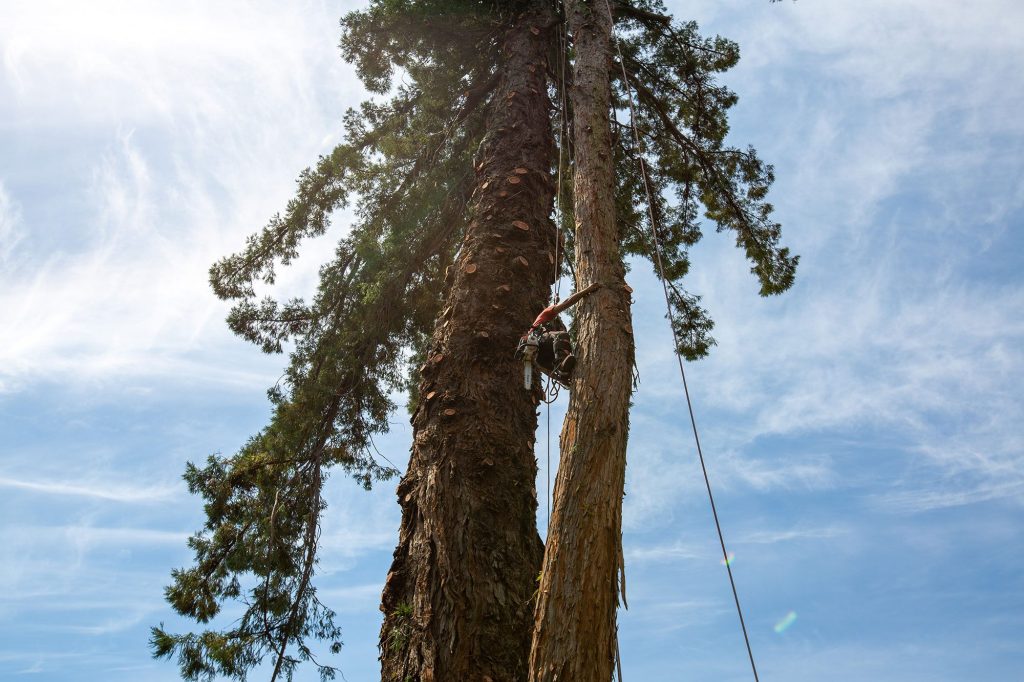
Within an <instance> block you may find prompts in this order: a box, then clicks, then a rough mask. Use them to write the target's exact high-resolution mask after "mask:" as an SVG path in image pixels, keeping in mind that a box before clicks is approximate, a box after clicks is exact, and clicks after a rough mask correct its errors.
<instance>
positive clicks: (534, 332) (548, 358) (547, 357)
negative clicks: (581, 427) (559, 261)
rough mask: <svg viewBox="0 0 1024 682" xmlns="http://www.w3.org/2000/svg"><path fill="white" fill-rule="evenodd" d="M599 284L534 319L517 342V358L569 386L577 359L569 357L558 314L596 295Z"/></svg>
mask: <svg viewBox="0 0 1024 682" xmlns="http://www.w3.org/2000/svg"><path fill="white" fill-rule="evenodd" d="M600 286H601V285H600V284H597V283H594V284H591V285H590V286H589V287H587V288H586V289H583V290H582V291H579V292H577V293H575V294H573V295H572V296H570V297H569V298H567V299H565V300H564V301H562V302H561V303H555V304H553V305H550V306H548V307H547V308H545V309H544V310H542V311H541V312H540V314H539V315H537V319H535V320H534V321H533V324H532V325H531V326H530V328H529V329H528V330H526V333H524V334H523V336H522V338H520V339H519V346H518V347H517V348H516V357H522V358H523V359H524V360H525V361H526V364H527V365H528V366H529V365H532V363H533V362H536V363H537V365H538V366H539V367H540V369H541V370H542V371H543V372H544V373H545V374H547V375H548V376H550V377H551V378H552V379H554V380H555V381H557V382H558V383H559V384H562V385H563V386H565V387H568V385H569V379H570V378H571V377H572V371H573V369H574V368H575V367H576V356H574V355H573V353H572V341H571V340H570V338H569V332H568V331H567V330H566V328H565V324H563V323H562V320H561V318H559V317H558V314H559V313H560V312H562V311H563V310H565V309H567V308H569V307H571V306H573V305H575V304H576V303H577V302H578V301H579V300H580V299H582V298H583V297H584V296H587V295H589V294H592V293H593V292H595V291H597V289H598V288H599V287H600ZM525 381H526V387H527V388H529V387H530V386H529V385H530V383H531V379H530V372H529V369H527V370H526V379H525Z"/></svg>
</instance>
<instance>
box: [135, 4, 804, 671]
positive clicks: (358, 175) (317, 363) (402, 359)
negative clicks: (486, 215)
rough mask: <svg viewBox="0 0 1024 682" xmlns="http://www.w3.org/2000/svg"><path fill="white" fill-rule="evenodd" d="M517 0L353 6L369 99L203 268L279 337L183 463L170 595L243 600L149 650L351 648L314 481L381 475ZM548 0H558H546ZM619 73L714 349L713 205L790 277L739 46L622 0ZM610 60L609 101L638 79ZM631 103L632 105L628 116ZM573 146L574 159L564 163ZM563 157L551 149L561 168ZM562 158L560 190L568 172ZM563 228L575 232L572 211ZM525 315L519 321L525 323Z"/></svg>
mask: <svg viewBox="0 0 1024 682" xmlns="http://www.w3.org/2000/svg"><path fill="white" fill-rule="evenodd" d="M524 6H525V3H524V2H515V1H510V0H509V1H504V2H499V1H491V2H476V1H472V0H371V2H370V3H369V7H368V8H367V9H366V10H363V11H358V12H353V13H350V14H348V15H346V16H345V17H344V18H343V19H342V21H341V26H342V38H341V52H342V56H343V57H344V58H345V59H346V60H348V61H349V62H351V63H352V64H354V65H355V67H356V69H357V73H358V75H359V77H360V78H361V80H362V82H363V84H364V86H365V87H366V89H367V90H368V91H369V92H370V93H371V94H372V97H371V99H369V100H367V101H365V102H363V103H362V104H361V105H360V106H359V107H358V108H356V109H350V110H349V111H348V112H347V113H346V114H345V116H344V128H345V136H344V141H343V142H342V144H340V145H338V146H337V147H336V148H335V149H334V150H333V151H332V152H331V153H330V154H328V155H326V156H323V157H321V158H320V159H319V160H318V161H317V163H316V164H315V165H313V166H312V167H310V168H308V169H306V170H305V171H303V172H302V173H301V174H300V175H299V178H298V182H297V187H296V191H295V196H294V198H293V199H292V200H291V201H290V202H289V203H288V205H287V206H286V207H285V210H284V211H283V213H282V214H280V215H276V216H274V217H272V218H271V219H270V221H269V222H268V224H267V225H266V227H264V228H263V229H262V230H261V231H260V232H257V233H256V234H254V235H252V236H251V237H249V239H248V240H247V242H246V244H245V246H244V248H243V249H242V250H241V251H239V252H238V253H236V254H233V255H230V256H228V257H226V258H224V259H222V260H221V261H219V262H218V263H216V264H215V265H214V266H213V267H212V268H211V270H210V282H211V285H212V287H213V290H214V292H215V293H216V295H217V296H218V297H220V298H221V299H224V300H227V301H231V302H232V303H233V308H232V309H231V312H230V315H229V317H228V324H229V325H230V327H231V329H232V330H233V331H234V332H235V333H237V334H238V335H240V336H242V337H243V338H245V339H247V340H249V341H251V342H253V343H254V344H256V345H257V346H258V347H260V348H261V349H262V350H263V351H264V352H266V353H283V352H285V351H286V350H287V353H288V357H289V362H288V366H287V369H286V370H285V373H284V375H283V377H282V378H281V380H280V381H279V382H278V384H277V385H276V386H274V387H273V388H271V389H270V390H269V391H268V397H269V399H270V401H271V403H272V405H273V413H272V416H271V419H270V421H269V423H268V424H267V425H266V426H265V427H264V428H263V429H262V430H261V431H260V432H259V433H257V434H256V435H254V436H253V437H252V438H250V439H249V441H248V442H246V443H245V444H244V445H243V446H242V447H241V448H240V449H239V451H238V452H236V453H234V454H232V455H228V456H224V455H211V456H210V457H209V458H208V459H207V460H206V462H205V464H203V465H192V464H190V465H189V466H188V468H187V470H186V472H185V480H186V481H187V483H188V487H189V490H190V491H191V492H192V493H193V494H196V495H199V496H201V497H202V498H203V500H204V505H205V506H204V511H205V514H206V521H205V524H204V527H203V528H202V529H201V530H199V531H198V532H197V533H196V534H195V535H194V536H193V537H192V538H191V539H190V540H189V546H190V547H191V549H192V550H193V551H194V554H195V560H194V563H193V564H192V565H191V566H189V567H187V568H182V569H178V570H175V571H174V572H173V574H172V583H171V585H170V586H169V587H168V588H167V590H166V596H167V599H168V601H169V602H170V603H171V605H172V606H173V608H174V609H175V610H176V611H177V612H178V613H180V614H182V615H184V616H187V617H190V618H193V619H195V620H196V621H197V622H199V623H202V624H207V623H210V622H211V621H213V620H214V619H215V618H216V617H217V616H218V615H219V614H221V611H222V609H223V608H224V606H225V605H226V604H228V603H238V604H240V605H242V606H243V607H244V610H243V612H242V615H241V616H240V617H238V618H237V619H236V620H234V621H233V622H231V623H230V624H228V625H226V626H224V627H221V628H213V629H210V630H206V631H203V632H198V633H185V634H174V633H169V632H167V631H166V630H165V629H164V627H163V626H160V627H156V628H154V629H153V634H152V640H151V645H152V649H153V651H154V653H155V655H157V656H163V657H173V656H176V657H177V660H178V663H179V665H180V669H181V673H182V676H183V677H184V678H186V679H192V680H194V679H204V678H205V679H212V678H213V677H215V676H217V675H225V676H228V677H233V678H237V679H244V678H245V676H246V673H247V672H248V671H249V670H251V669H252V668H253V667H255V666H256V665H259V664H260V662H262V661H263V660H264V659H265V658H266V657H268V656H269V657H271V660H273V661H274V665H275V677H276V676H278V675H281V674H284V675H287V676H290V674H291V673H292V671H293V670H294V669H295V666H296V665H297V664H298V663H300V662H301V661H303V660H312V662H313V663H314V664H315V665H316V666H317V667H318V668H319V670H320V672H321V675H322V676H323V677H324V678H325V679H326V678H330V677H332V676H333V675H334V669H333V668H332V667H331V666H330V665H329V664H328V663H327V662H325V661H320V660H317V658H316V657H315V656H314V653H313V651H312V649H311V648H310V647H311V646H312V645H313V642H315V641H324V642H326V643H328V647H329V648H330V649H332V650H334V651H337V649H338V648H339V647H340V628H339V627H338V625H337V624H336V623H335V619H334V613H333V611H332V610H331V609H330V607H329V606H328V605H326V604H324V603H323V602H321V600H320V599H319V598H318V597H317V593H316V588H315V586H314V583H313V580H312V578H313V574H314V572H315V567H316V556H317V543H318V538H319V534H320V520H321V514H322V512H323V509H324V505H325V503H324V497H323V490H324V484H325V481H326V479H327V477H328V475H329V473H330V472H331V471H333V470H335V469H339V468H340V469H341V470H342V471H344V472H346V473H348V474H349V475H351V476H353V477H354V478H355V479H356V480H357V481H358V482H359V483H360V484H361V485H362V486H364V487H366V488H369V487H370V486H371V485H372V484H373V483H374V482H375V481H379V480H383V479H387V478H390V477H392V476H393V475H395V474H396V473H398V472H397V471H396V470H395V469H394V468H393V467H392V466H390V465H386V464H382V463H381V461H379V459H378V457H377V456H376V455H375V447H374V444H373V437H374V435H376V434H380V433H382V432H384V431H386V430H387V429H388V416H389V415H390V414H391V413H392V412H393V411H394V409H395V404H394V403H393V401H392V399H391V396H392V395H394V394H395V393H396V392H401V391H409V392H410V393H411V397H410V403H412V404H415V402H416V400H417V396H416V395H415V392H416V389H415V385H416V384H415V380H414V377H415V375H416V367H417V366H418V364H419V360H420V359H421V358H422V353H423V351H424V348H425V346H426V344H427V342H428V340H429V337H430V333H431V330H432V329H433V327H434V325H435V322H436V320H437V318H438V316H439V313H440V308H441V302H442V300H443V294H444V291H445V287H446V286H447V284H446V282H447V280H446V271H447V270H448V268H449V266H450V265H451V264H452V263H453V262H454V259H455V257H456V254H457V253H458V249H459V245H460V243H461V242H462V238H463V236H464V232H465V230H466V229H467V222H468V221H467V219H466V216H467V209H468V206H469V204H470V200H471V197H472V194H473V191H474V189H475V188H474V182H475V180H474V178H475V176H474V168H475V164H476V158H475V157H476V153H477V150H478V149H479V148H480V146H481V144H482V143H483V141H484V137H485V135H489V134H490V135H494V134H501V132H500V131H493V130H492V131H488V129H487V125H486V122H487V114H488V111H489V110H490V109H491V108H492V107H496V106H502V105H503V103H502V102H498V101H495V98H494V97H493V95H494V92H495V87H496V84H497V82H498V77H499V74H500V70H501V68H502V43H501V41H502V36H503V35H504V33H505V31H506V30H507V28H508V26H509V23H510V22H511V21H512V20H513V19H514V17H515V16H516V15H517V14H518V13H519V12H521V11H522V9H523V7H524ZM556 9H557V7H556ZM614 9H615V13H616V19H617V26H616V28H617V31H618V34H619V36H620V39H621V41H622V47H623V56H624V61H625V64H623V65H621V66H624V67H625V69H626V72H627V73H628V74H629V77H630V81H631V83H632V84H633V85H634V86H635V91H636V95H637V98H638V99H637V104H638V112H637V113H638V119H637V123H638V127H639V129H640V132H641V135H642V138H643V140H644V143H645V149H644V153H643V158H644V162H645V167H646V169H647V171H646V172H647V174H648V177H649V180H650V182H651V184H652V187H653V189H654V190H655V195H656V197H657V202H656V206H655V219H656V220H658V221H659V223H660V226H661V234H662V236H663V241H662V246H663V249H664V256H665V258H666V261H665V264H666V279H667V280H668V283H669V285H670V290H671V292H672V305H673V306H674V307H675V309H676V313H677V315H676V319H677V327H678V328H677V332H678V335H679V338H680V339H681V344H680V351H681V352H682V353H684V354H685V356H686V357H687V358H689V359H695V358H699V357H702V356H704V355H706V354H707V353H708V352H709V349H710V347H711V346H712V345H713V343H714V340H713V339H712V337H711V336H710V330H711V328H712V326H713V325H712V321H711V318H710V316H709V314H708V313H707V311H705V310H704V309H703V308H702V307H701V305H700V297H699V296H698V295H696V294H694V293H692V292H690V291H688V290H687V289H686V288H685V286H684V285H683V281H684V279H685V277H686V275H687V273H688V272H689V269H690V265H691V264H690V258H689V249H690V248H691V247H692V246H693V245H694V244H696V243H697V242H698V240H699V239H700V238H701V237H702V234H703V231H702V226H703V225H704V224H705V221H707V222H709V223H710V224H714V225H715V227H716V229H717V230H718V231H726V230H728V231H731V232H732V233H733V234H734V237H735V240H736V244H737V246H738V247H740V248H742V249H743V250H744V252H745V254H746V256H747V258H748V259H749V260H750V262H751V266H752V267H751V269H752V272H753V273H754V274H755V276H756V277H757V279H758V282H759V284H760V291H761V294H762V295H771V294H777V293H780V292H782V291H784V290H786V289H787V288H789V287H790V286H791V285H792V283H793V277H794V272H795V267H796V264H797V258H796V257H795V256H792V255H790V254H789V251H788V250H787V249H786V248H783V247H781V246H780V245H779V240H780V227H779V225H778V223H776V222H774V220H773V218H772V206H771V204H770V203H768V202H767V201H766V196H767V192H768V188H769V186H770V185H771V183H772V180H773V172H772V168H771V166H769V165H767V164H765V163H764V162H762V161H761V160H760V159H759V158H758V157H757V154H756V152H755V151H754V150H753V149H752V148H749V147H748V148H744V149H741V148H736V147H732V146H729V145H728V144H727V142H726V138H727V134H728V130H729V127H728V119H727V115H728V110H729V109H730V108H731V107H732V106H733V105H734V104H735V103H736V101H737V98H736V96H735V94H733V93H732V92H731V91H730V90H729V89H728V88H726V87H724V86H723V85H721V84H720V83H719V82H718V81H717V76H718V74H720V73H722V72H724V71H726V70H728V69H729V68H731V67H732V66H734V65H735V64H736V62H737V60H738V59H739V49H738V47H737V46H736V44H735V43H732V42H730V41H728V40H726V39H724V38H720V37H703V36H701V35H700V33H699V31H698V27H697V25H696V24H695V23H692V22H690V23H685V24H678V23H675V22H673V21H672V20H671V19H669V18H668V17H667V16H665V15H664V6H663V4H662V3H661V2H660V1H659V0H634V1H633V2H631V3H627V2H622V1H620V2H616V3H614ZM553 34H554V35H562V39H558V40H553V41H552V43H551V46H550V53H551V56H550V58H549V64H550V65H557V64H559V63H560V62H561V61H562V60H569V61H571V60H572V59H573V50H572V45H571V42H570V41H568V40H565V39H564V34H563V33H562V32H560V31H555V32H554V33H553ZM619 66H620V65H614V68H613V69H612V78H613V84H614V92H613V101H614V106H615V107H616V109H617V110H619V111H620V112H622V111H625V109H626V106H627V104H626V91H625V86H624V83H623V81H622V78H621V73H620V72H619ZM563 73H564V71H561V70H560V69H558V68H555V67H554V66H552V67H551V68H550V71H549V83H550V91H551V94H552V101H554V102H555V103H556V106H555V109H554V111H553V112H552V121H553V125H556V126H559V127H561V128H562V129H564V130H565V132H566V134H565V135H564V136H562V137H560V139H562V140H563V141H564V147H565V157H566V158H568V159H570V160H571V158H572V140H573V137H574V131H572V130H571V126H570V125H569V123H568V122H569V121H571V120H572V119H571V116H570V115H569V112H568V111H566V108H567V107H568V106H569V105H568V104H567V98H565V97H563V96H562V93H563V91H564V89H565V87H566V83H565V82H563V76H562V74H563ZM620 118H621V117H620ZM623 125H624V124H617V126H616V128H617V129H616V130H615V131H613V133H614V135H613V143H614V157H615V161H616V183H617V188H616V202H617V208H618V216H619V221H620V229H621V240H622V245H623V248H624V251H625V252H626V253H627V254H628V255H631V256H635V257H639V258H650V257H651V255H652V254H651V246H650V241H649V239H648V238H647V237H645V235H648V234H650V229H651V225H650V224H649V219H648V218H647V216H646V214H645V212H644V211H643V210H641V204H640V199H641V198H642V197H643V188H642V185H641V184H640V183H641V181H642V178H641V176H639V175H638V174H637V173H636V172H635V165H634V161H633V159H634V158H635V157H636V155H637V154H638V153H639V150H637V149H636V148H635V146H636V145H635V143H634V141H633V137H632V135H631V134H629V133H628V132H627V131H626V130H624V129H623ZM570 163H571V161H570ZM550 171H551V172H552V175H554V174H555V169H554V168H552V169H550ZM567 176H568V174H566V175H565V176H563V188H562V189H563V194H564V195H565V196H567V197H570V198H569V199H566V200H563V203H562V205H563V206H567V205H568V206H571V204H572V202H571V183H569V182H568V181H567V180H566V177H567ZM343 208H351V209H352V212H353V215H354V219H353V221H352V223H351V225H349V226H348V229H347V230H345V232H344V236H342V237H341V238H340V240H339V242H338V246H337V248H336V250H335V253H334V256H333V258H332V259H331V260H330V261H329V262H326V263H324V264H323V265H322V267H321V268H320V282H319V287H318V289H317V291H316V292H315V294H313V295H312V296H311V298H310V299H309V300H306V299H292V300H288V301H278V300H276V299H274V298H273V297H261V296H260V295H259V294H258V290H261V289H263V288H265V287H267V286H269V285H273V284H274V281H275V274H276V269H277V268H279V267H282V266H287V265H289V264H290V263H291V262H292V261H293V260H294V259H295V258H296V257H297V255H298V249H299V246H300V244H301V243H302V242H303V240H305V239H308V238H311V237H316V236H319V235H323V234H324V233H325V232H326V231H327V229H328V227H329V226H330V222H331V218H332V215H333V214H334V213H335V212H336V211H338V210H339V209H343ZM564 213H566V215H565V216H564V218H563V221H562V224H561V228H562V230H563V231H564V232H565V238H566V243H567V244H568V245H569V247H570V248H571V245H572V242H573V239H572V233H571V228H570V227H569V226H570V225H572V216H571V215H569V213H571V212H570V211H565V212H564ZM528 323H529V321H528V320H525V321H524V327H525V326H526V325H528Z"/></svg>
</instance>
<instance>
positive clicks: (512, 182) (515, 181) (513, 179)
mask: <svg viewBox="0 0 1024 682" xmlns="http://www.w3.org/2000/svg"><path fill="white" fill-rule="evenodd" d="M520 182H522V180H521V179H520V178H518V177H516V176H515V175H510V176H509V177H508V184H510V185H518V184H519V183H520Z"/></svg>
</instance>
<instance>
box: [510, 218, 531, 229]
mask: <svg viewBox="0 0 1024 682" xmlns="http://www.w3.org/2000/svg"><path fill="white" fill-rule="evenodd" d="M512 225H513V226H514V227H517V228H518V229H520V230H523V231H524V232H529V230H530V226H529V225H528V224H527V223H525V222H523V221H522V220H513V221H512Z"/></svg>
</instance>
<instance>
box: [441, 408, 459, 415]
mask: <svg viewBox="0 0 1024 682" xmlns="http://www.w3.org/2000/svg"><path fill="white" fill-rule="evenodd" d="M455 412H456V410H454V409H452V408H451V407H449V408H448V409H447V410H445V411H444V415H445V416H446V417H453V416H455Z"/></svg>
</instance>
